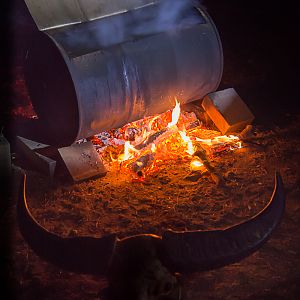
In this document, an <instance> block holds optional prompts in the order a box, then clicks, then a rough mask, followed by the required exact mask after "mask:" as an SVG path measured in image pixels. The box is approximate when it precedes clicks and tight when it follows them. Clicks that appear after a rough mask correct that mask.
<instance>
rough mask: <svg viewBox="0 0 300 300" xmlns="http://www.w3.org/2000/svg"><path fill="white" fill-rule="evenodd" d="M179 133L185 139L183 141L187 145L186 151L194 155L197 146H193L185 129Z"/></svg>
mask: <svg viewBox="0 0 300 300" xmlns="http://www.w3.org/2000/svg"><path fill="white" fill-rule="evenodd" d="M179 134H180V136H181V138H182V139H183V141H184V142H185V143H186V145H187V150H186V152H187V153H188V154H189V155H193V154H194V153H195V148H194V146H193V143H192V141H191V139H190V138H189V137H188V136H187V135H186V132H185V131H179Z"/></svg>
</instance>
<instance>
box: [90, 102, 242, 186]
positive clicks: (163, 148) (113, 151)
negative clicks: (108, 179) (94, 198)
mask: <svg viewBox="0 0 300 300" xmlns="http://www.w3.org/2000/svg"><path fill="white" fill-rule="evenodd" d="M90 140H91V141H92V142H93V144H94V146H95V147H96V149H97V151H98V153H99V154H100V155H101V156H102V158H103V161H104V163H106V165H107V168H108V169H109V170H112V169H119V170H120V171H122V172H130V173H131V174H133V180H135V181H136V180H137V181H143V180H144V178H145V177H146V176H149V175H151V174H153V173H155V172H157V171H158V170H159V168H160V166H161V165H162V164H164V163H167V161H170V160H174V159H178V158H180V159H182V160H184V161H190V169H191V170H192V171H201V172H202V171H204V170H206V167H205V166H204V164H203V162H202V161H201V159H202V157H201V159H200V158H199V157H197V156H193V155H194V153H195V152H196V149H198V148H199V147H201V149H202V150H203V151H204V152H206V154H205V155H213V154H214V153H218V152H222V151H231V150H235V149H238V148H241V147H242V145H241V141H240V140H239V138H238V137H237V136H234V135H229V136H225V135H220V133H219V132H218V131H214V130H209V129H208V128H204V126H203V125H202V124H201V122H199V120H198V119H197V117H196V115H195V114H194V113H193V112H191V113H190V112H181V109H180V103H179V102H178V101H177V99H175V107H174V109H173V110H172V111H171V110H170V111H167V112H165V113H163V114H160V115H155V116H152V117H146V118H144V119H141V120H138V121H136V122H132V123H128V124H126V125H125V126H123V127H122V128H119V129H116V130H111V131H109V132H102V133H100V134H98V135H96V136H94V137H92V138H91V139H90ZM197 145H198V146H197ZM199 145H201V146H199Z"/></svg>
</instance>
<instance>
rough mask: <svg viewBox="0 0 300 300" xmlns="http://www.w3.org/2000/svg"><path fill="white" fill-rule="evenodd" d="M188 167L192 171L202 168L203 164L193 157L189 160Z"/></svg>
mask: <svg viewBox="0 0 300 300" xmlns="http://www.w3.org/2000/svg"><path fill="white" fill-rule="evenodd" d="M190 168H191V170H192V171H200V170H203V169H204V165H203V163H202V161H200V160H198V159H194V160H192V161H191V164H190Z"/></svg>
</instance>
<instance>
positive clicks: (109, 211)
mask: <svg viewBox="0 0 300 300" xmlns="http://www.w3.org/2000/svg"><path fill="white" fill-rule="evenodd" d="M299 125H300V123H299V121H297V122H296V123H294V124H291V125H290V126H289V127H288V128H274V129H273V130H269V131H261V130H260V129H259V128H258V127H256V129H255V136H254V140H252V142H251V143H244V144H243V148H242V149H239V150H235V151H227V152H223V153H221V154H218V155H217V156H216V157H214V158H212V164H213V165H214V166H215V167H216V169H217V171H218V172H219V174H221V175H222V176H223V177H224V179H225V183H224V185H222V186H217V185H216V184H215V182H214V181H213V180H212V179H211V176H210V175H209V174H208V173H206V174H203V175H201V174H197V173H196V174H195V173H191V172H190V170H189V164H188V162H184V161H178V160H177V161H176V160H175V161H174V160H171V161H169V162H168V161H167V162H166V165H164V166H163V167H161V168H160V171H159V172H158V173H156V174H154V175H153V176H151V177H149V178H148V180H147V181H146V183H139V182H136V183H132V181H131V180H130V177H128V175H122V172H121V173H120V172H108V173H107V175H106V176H104V177H102V178H98V179H94V180H89V181H86V182H82V183H77V184H63V183H61V182H59V181H54V182H51V181H49V179H48V178H46V177H42V176H41V175H40V174H38V173H36V172H33V171H27V173H28V202H29V206H30V209H31V211H32V213H33V215H34V216H35V218H36V219H37V220H38V221H39V222H40V224H42V225H43V226H44V227H45V228H47V229H49V230H51V231H53V232H55V233H57V234H60V235H63V236H78V235H91V236H101V235H103V234H105V233H118V236H119V237H125V236H128V235H132V234H138V233H155V234H161V233H162V232H163V231H165V230H166V229H168V228H172V229H176V230H195V229H200V230H204V229H216V228H224V227H227V226H230V225H233V224H236V223H239V222H242V221H244V220H247V219H248V218H250V217H252V216H254V215H255V214H256V213H258V212H259V211H260V210H261V209H262V208H263V207H264V206H265V205H266V203H267V202H268V201H269V198H270V196H271V193H272V190H273V180H274V172H275V170H279V171H280V172H281V174H282V177H283V180H284V183H285V187H286V191H287V207H286V213H285V215H284V218H283V221H282V224H281V226H280V227H279V228H278V230H276V232H275V233H274V235H273V237H272V238H271V240H270V241H269V242H268V243H267V244H265V245H264V246H263V247H262V248H261V249H260V250H259V251H258V252H256V253H255V254H253V255H252V256H250V257H248V258H247V259H245V260H243V261H241V262H240V263H236V264H233V265H230V266H227V267H224V268H222V269H219V270H215V271H211V272H205V273H194V274H188V275H183V276H182V282H183V289H184V295H185V297H184V299H186V300H194V299H271V298H272V299H297V296H296V295H297V292H298V282H299V279H300V267H299V266H300V265H299V264H300V256H299V254H300V253H299V250H300V248H299V246H300V232H299V226H298V224H299V221H300V203H299V199H298V194H299V186H300V185H299V181H300V177H299V172H298V165H299V158H300V157H299V153H300V152H299V150H300V142H299V132H298V128H299ZM18 178H19V175H18V171H16V172H15V184H16V189H17V184H18ZM14 201H15V198H14ZM6 217H7V218H8V219H9V220H10V222H12V223H13V224H15V206H13V207H12V208H11V210H10V212H9V213H8V214H7V215H6ZM14 228H15V229H14V234H13V250H14V251H13V262H12V267H13V269H12V277H13V280H14V282H15V284H16V286H15V291H16V294H17V299H99V294H98V293H99V291H100V290H101V288H104V287H105V286H106V281H105V278H94V277H91V276H86V275H78V274H73V273H68V272H65V271H63V270H60V269H59V268H57V267H55V266H53V265H50V264H48V263H46V262H44V261H41V260H40V259H39V258H38V257H37V256H36V255H35V254H34V253H33V252H32V250H31V249H29V248H28V246H27V244H26V243H25V242H24V240H23V238H22V237H21V236H20V233H19V231H18V227H17V226H14ZM100 299H102V298H101V297H100Z"/></svg>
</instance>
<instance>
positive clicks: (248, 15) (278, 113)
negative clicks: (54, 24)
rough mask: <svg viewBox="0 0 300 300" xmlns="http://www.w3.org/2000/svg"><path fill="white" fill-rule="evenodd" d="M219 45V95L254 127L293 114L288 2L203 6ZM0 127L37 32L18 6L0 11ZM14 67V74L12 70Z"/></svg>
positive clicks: (293, 49)
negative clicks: (242, 106)
mask: <svg viewBox="0 0 300 300" xmlns="http://www.w3.org/2000/svg"><path fill="white" fill-rule="evenodd" d="M202 3H203V4H204V5H205V6H206V8H207V10H208V12H209V14H210V15H211V17H212V19H213V20H214V22H215V24H216V26H217V28H218V31H219V33H220V37H221V40H222V44H223V50H224V73H223V78H222V82H221V85H220V87H219V89H222V88H226V87H234V88H235V89H236V90H237V92H238V93H239V94H240V96H241V97H242V98H243V99H244V101H245V102H246V103H247V104H248V105H249V107H250V108H251V109H252V110H253V113H254V115H255V116H256V121H255V122H256V123H258V124H270V122H273V121H278V122H279V121H282V120H285V118H286V116H287V114H290V115H295V114H298V113H299V107H300V106H299V99H298V98H299V96H298V94H299V92H298V84H299V79H300V71H299V66H300V64H299V50H300V47H299V41H298V40H299V36H300V35H299V33H300V29H299V28H300V26H299V12H298V9H296V5H295V4H292V1H290V2H289V1H285V2H284V3H283V2H281V3H279V1H278V2H277V1H247V0H246V1H238V0H226V1H224V0H204V1H202ZM1 12H2V16H1V20H0V22H1V35H0V39H1V40H0V42H1V47H0V51H1V55H0V59H1V71H0V73H1V81H0V84H1V104H0V105H1V107H0V126H4V127H5V129H6V128H8V127H9V124H10V122H11V121H12V117H11V113H10V112H11V109H12V107H13V106H14V105H20V104H22V101H23V102H24V99H23V100H22V99H20V97H19V98H18V96H16V94H15V93H14V91H13V89H14V81H15V80H16V77H18V76H19V77H20V76H22V74H20V72H22V65H23V63H24V59H25V55H26V50H27V43H28V40H29V38H30V36H31V35H32V33H33V32H34V31H35V30H37V29H36V26H35V24H34V22H33V20H32V19H31V16H30V14H29V13H28V10H27V8H26V5H25V4H24V1H23V0H14V1H5V2H4V7H3V8H2V9H1ZM18 67H19V68H18Z"/></svg>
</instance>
